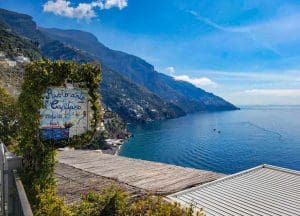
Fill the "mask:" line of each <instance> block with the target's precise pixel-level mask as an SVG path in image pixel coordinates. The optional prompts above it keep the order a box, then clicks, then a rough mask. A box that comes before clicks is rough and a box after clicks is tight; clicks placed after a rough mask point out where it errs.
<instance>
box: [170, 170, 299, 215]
mask: <svg viewBox="0 0 300 216" xmlns="http://www.w3.org/2000/svg"><path fill="white" fill-rule="evenodd" d="M168 198H170V199H171V200H173V201H177V202H180V203H182V204H184V205H190V204H192V205H194V206H195V207H197V208H203V209H204V211H205V213H206V215H207V216H211V215H214V216H215V215H217V216H222V215H243V216H244V215H245V216H246V215H255V216H256V215H272V216H273V215H285V216H288V215H290V216H297V215H298V216H300V172H299V171H294V170H289V169H284V168H280V167H275V166H270V165H261V166H259V167H255V168H252V169H249V170H246V171H243V172H240V173H237V174H234V175H230V176H227V177H224V178H221V179H218V180H216V181H213V182H210V183H207V184H204V185H201V186H198V187H194V188H191V189H188V190H184V191H181V192H178V193H175V194H172V195H170V196H168Z"/></svg>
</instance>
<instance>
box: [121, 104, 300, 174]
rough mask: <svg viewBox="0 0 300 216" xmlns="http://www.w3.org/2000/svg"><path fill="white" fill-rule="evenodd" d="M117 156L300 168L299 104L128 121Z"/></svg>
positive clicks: (214, 167)
mask: <svg viewBox="0 0 300 216" xmlns="http://www.w3.org/2000/svg"><path fill="white" fill-rule="evenodd" d="M129 130H130V131H131V132H132V133H133V137H132V138H130V139H129V140H128V141H127V142H126V143H124V145H123V146H122V147H121V149H120V152H119V155H121V156H125V157H130V158H137V159H143V160H149V161H156V162H163V163H168V164H174V165H179V166H183V167H192V168H196V169H203V170H210V171H215V172H221V173H225V174H232V173H236V172H239V171H242V170H245V169H248V168H252V167H255V166H258V165H261V164H270V165H274V166H281V167H285V168H289V169H295V170H299V171H300V106H247V107H246V106H245V107H241V110H236V111H223V112H199V113H195V114H191V115H187V116H184V117H181V118H177V119H171V120H162V121H155V122H151V123H147V124H137V125H129Z"/></svg>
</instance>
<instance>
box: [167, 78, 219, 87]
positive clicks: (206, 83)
mask: <svg viewBox="0 0 300 216" xmlns="http://www.w3.org/2000/svg"><path fill="white" fill-rule="evenodd" d="M173 78H174V79H175V80H181V81H185V82H189V83H192V84H193V85H195V86H196V87H199V88H202V87H216V86H217V83H215V82H214V81H212V80H211V79H209V78H207V77H200V78H191V77H189V76H188V75H174V76H173Z"/></svg>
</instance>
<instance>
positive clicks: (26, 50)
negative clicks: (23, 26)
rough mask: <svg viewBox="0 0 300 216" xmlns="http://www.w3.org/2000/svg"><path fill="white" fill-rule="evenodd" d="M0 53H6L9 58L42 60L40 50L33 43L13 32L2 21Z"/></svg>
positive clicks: (0, 27)
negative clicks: (24, 57)
mask: <svg viewBox="0 0 300 216" xmlns="http://www.w3.org/2000/svg"><path fill="white" fill-rule="evenodd" d="M0 51H2V52H4V53H5V54H6V55H7V57H12V58H13V57H15V56H18V55H24V56H26V57H29V58H30V59H33V60H37V59H41V58H42V56H41V54H40V53H39V50H38V48H37V47H36V46H35V44H33V43H31V41H29V40H27V39H24V38H21V37H20V36H18V35H16V34H15V33H13V32H11V30H10V29H8V28H7V27H6V26H5V24H3V23H2V22H1V21H0Z"/></svg>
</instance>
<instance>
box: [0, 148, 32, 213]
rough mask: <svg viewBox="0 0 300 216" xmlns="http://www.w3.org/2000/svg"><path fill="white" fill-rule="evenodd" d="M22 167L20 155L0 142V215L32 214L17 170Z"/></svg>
mask: <svg viewBox="0 0 300 216" xmlns="http://www.w3.org/2000/svg"><path fill="white" fill-rule="evenodd" d="M21 168H22V157H18V156H15V155H14V154H12V153H11V152H9V151H8V150H7V148H6V146H5V145H4V144H3V143H0V204H1V206H0V216H9V215H16V216H32V215H33V214H32V211H31V207H30V204H29V202H28V199H27V195H26V192H25V190H24V187H23V184H22V181H21V179H20V177H19V175H18V170H20V169H21Z"/></svg>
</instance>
